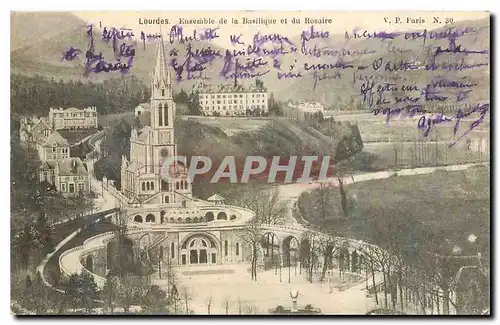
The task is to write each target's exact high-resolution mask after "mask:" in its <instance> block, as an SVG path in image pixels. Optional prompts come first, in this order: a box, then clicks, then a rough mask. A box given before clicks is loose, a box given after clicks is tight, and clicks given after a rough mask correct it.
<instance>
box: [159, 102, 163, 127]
mask: <svg viewBox="0 0 500 325" xmlns="http://www.w3.org/2000/svg"><path fill="white" fill-rule="evenodd" d="M158 125H159V126H163V107H162V105H161V104H159V105H158Z"/></svg>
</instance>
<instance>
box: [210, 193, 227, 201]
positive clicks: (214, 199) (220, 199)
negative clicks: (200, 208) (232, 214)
mask: <svg viewBox="0 0 500 325" xmlns="http://www.w3.org/2000/svg"><path fill="white" fill-rule="evenodd" d="M224 200H225V198H223V197H222V196H220V195H219V194H217V193H215V194H214V195H212V196H211V197H209V198H208V199H207V201H224Z"/></svg>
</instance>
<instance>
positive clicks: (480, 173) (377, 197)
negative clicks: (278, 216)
mask: <svg viewBox="0 0 500 325" xmlns="http://www.w3.org/2000/svg"><path fill="white" fill-rule="evenodd" d="M345 188H346V190H347V197H348V200H349V201H350V204H353V205H354V207H355V208H354V210H352V212H351V213H354V214H356V215H357V216H358V217H359V218H360V220H361V221H362V220H363V219H367V218H377V219H381V220H383V219H386V218H388V217H390V216H391V215H399V216H406V217H407V218H408V221H409V222H410V221H411V220H416V221H418V222H420V223H422V224H423V225H424V227H429V229H432V230H433V231H435V232H437V233H440V238H442V244H443V245H444V246H445V247H448V248H449V252H450V254H451V252H452V249H453V248H454V247H455V246H456V247H458V248H459V249H460V250H461V251H462V252H463V254H466V255H467V254H470V255H475V254H477V252H478V251H480V252H481V253H482V254H483V256H486V255H489V241H490V170H489V167H476V168H470V169H468V170H464V171H448V172H446V171H438V172H434V173H431V174H425V175H414V176H398V177H391V178H387V179H379V180H372V181H365V182H360V183H354V184H350V185H347V186H345ZM328 190H329V192H328V195H327V196H326V197H327V198H328V201H327V205H328V206H329V207H330V208H329V211H335V213H334V215H329V216H328V219H330V220H333V219H334V218H337V217H338V216H339V213H341V211H342V210H341V199H340V193H339V189H338V188H336V187H334V188H329V189H328ZM313 193H314V192H309V193H304V194H303V195H302V196H301V197H300V198H299V207H301V210H302V211H311V207H310V206H309V205H311V204H314V202H316V201H317V198H315V196H314V194H313ZM303 216H304V217H305V218H306V219H307V220H308V221H309V222H312V223H315V224H318V225H319V224H321V220H320V218H319V215H318V214H314V213H305V214H303ZM470 234H474V235H475V236H477V240H476V242H475V243H470V242H468V241H467V237H468V236H469V235H470ZM350 236H352V237H357V234H356V233H355V232H353V233H351V234H350Z"/></svg>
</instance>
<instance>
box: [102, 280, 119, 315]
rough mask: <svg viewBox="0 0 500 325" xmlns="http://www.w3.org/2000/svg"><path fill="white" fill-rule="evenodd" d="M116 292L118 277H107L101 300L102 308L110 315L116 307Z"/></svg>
mask: <svg viewBox="0 0 500 325" xmlns="http://www.w3.org/2000/svg"><path fill="white" fill-rule="evenodd" d="M117 291H118V277H116V276H112V275H108V276H107V277H106V283H104V287H103V288H102V291H101V299H102V300H103V301H104V306H105V308H106V309H107V310H109V312H110V313H111V314H112V313H113V311H114V309H115V307H116V300H117Z"/></svg>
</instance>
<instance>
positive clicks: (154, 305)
mask: <svg viewBox="0 0 500 325" xmlns="http://www.w3.org/2000/svg"><path fill="white" fill-rule="evenodd" d="M141 305H142V307H143V309H144V310H146V311H147V312H152V313H159V312H167V311H168V308H167V293H166V292H165V291H163V290H162V289H161V288H160V287H159V286H157V285H152V286H151V287H150V288H149V290H148V291H147V292H146V294H145V295H144V297H143V298H142V303H141Z"/></svg>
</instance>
